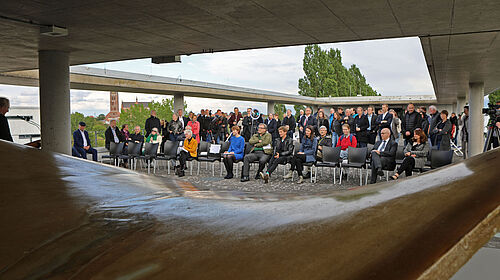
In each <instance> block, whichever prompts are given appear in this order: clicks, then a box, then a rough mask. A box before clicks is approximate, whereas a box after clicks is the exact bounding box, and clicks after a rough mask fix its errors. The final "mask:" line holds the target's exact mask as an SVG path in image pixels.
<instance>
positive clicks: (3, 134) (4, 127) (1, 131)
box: [0, 97, 14, 142]
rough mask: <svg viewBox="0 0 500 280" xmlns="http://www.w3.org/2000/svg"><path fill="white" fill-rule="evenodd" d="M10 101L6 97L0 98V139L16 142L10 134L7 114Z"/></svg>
mask: <svg viewBox="0 0 500 280" xmlns="http://www.w3.org/2000/svg"><path fill="white" fill-rule="evenodd" d="M9 108H10V101H9V99H7V98H5V97H0V139H2V140H5V141H10V142H14V141H13V140H12V135H11V134H10V127H9V121H8V120H7V118H6V117H5V114H7V112H9Z"/></svg>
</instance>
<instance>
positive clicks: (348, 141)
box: [336, 124, 358, 160]
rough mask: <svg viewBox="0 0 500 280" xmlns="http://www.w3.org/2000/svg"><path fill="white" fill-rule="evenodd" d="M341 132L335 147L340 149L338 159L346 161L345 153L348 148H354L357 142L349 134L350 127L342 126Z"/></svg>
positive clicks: (354, 137)
mask: <svg viewBox="0 0 500 280" xmlns="http://www.w3.org/2000/svg"><path fill="white" fill-rule="evenodd" d="M342 132H343V134H342V135H341V136H340V137H339V141H337V146H336V147H341V148H340V149H341V150H340V158H342V159H343V160H344V159H347V151H348V149H349V147H353V148H356V146H357V145H358V141H357V140H356V136H354V135H352V134H351V127H350V126H349V125H348V124H344V125H343V126H342Z"/></svg>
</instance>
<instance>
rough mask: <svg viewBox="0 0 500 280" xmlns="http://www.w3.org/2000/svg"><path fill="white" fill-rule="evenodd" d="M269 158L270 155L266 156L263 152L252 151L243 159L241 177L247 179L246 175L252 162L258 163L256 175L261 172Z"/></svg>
mask: <svg viewBox="0 0 500 280" xmlns="http://www.w3.org/2000/svg"><path fill="white" fill-rule="evenodd" d="M269 157H270V155H266V154H265V153H264V151H254V152H252V153H250V154H248V155H246V156H245V157H244V158H243V172H242V176H243V177H248V173H250V163H252V162H254V161H259V170H258V171H257V174H258V173H259V172H262V170H264V167H265V166H266V163H267V162H268V161H269Z"/></svg>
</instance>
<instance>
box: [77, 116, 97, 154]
mask: <svg viewBox="0 0 500 280" xmlns="http://www.w3.org/2000/svg"><path fill="white" fill-rule="evenodd" d="M85 126H86V124H85V123H84V122H80V123H78V129H77V130H75V132H73V147H74V148H75V150H76V151H77V152H78V154H79V157H81V158H84V159H87V154H89V153H90V154H92V160H93V161H97V150H96V149H94V148H92V146H91V145H90V138H89V133H88V132H87V131H86V130H85Z"/></svg>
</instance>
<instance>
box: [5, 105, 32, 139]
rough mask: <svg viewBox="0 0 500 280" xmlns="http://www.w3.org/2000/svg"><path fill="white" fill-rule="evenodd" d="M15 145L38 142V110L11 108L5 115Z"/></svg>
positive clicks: (20, 107) (21, 107) (22, 107)
mask: <svg viewBox="0 0 500 280" xmlns="http://www.w3.org/2000/svg"><path fill="white" fill-rule="evenodd" d="M5 116H6V117H7V119H8V120H9V126H10V134H12V139H13V140H14V142H15V143H18V144H26V143H29V142H33V141H36V140H40V134H41V133H40V108H39V107H24V106H19V107H16V106H12V107H10V109H9V112H8V113H7V114H6V115H5Z"/></svg>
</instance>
